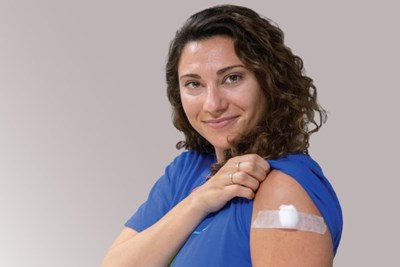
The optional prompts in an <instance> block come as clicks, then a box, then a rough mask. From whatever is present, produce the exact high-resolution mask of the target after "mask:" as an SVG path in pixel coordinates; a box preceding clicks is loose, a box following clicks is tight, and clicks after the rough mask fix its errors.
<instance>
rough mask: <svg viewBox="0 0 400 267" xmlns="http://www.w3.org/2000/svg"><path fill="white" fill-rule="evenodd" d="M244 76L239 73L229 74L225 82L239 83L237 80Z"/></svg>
mask: <svg viewBox="0 0 400 267" xmlns="http://www.w3.org/2000/svg"><path fill="white" fill-rule="evenodd" d="M242 78H243V77H242V76H241V75H239V74H231V75H228V76H227V77H226V79H225V82H226V83H230V84H231V83H237V82H239V81H240V80H241V79H242Z"/></svg>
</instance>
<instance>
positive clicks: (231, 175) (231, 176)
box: [229, 172, 235, 184]
mask: <svg viewBox="0 0 400 267" xmlns="http://www.w3.org/2000/svg"><path fill="white" fill-rule="evenodd" d="M234 174H235V173H234V172H232V173H231V174H230V176H229V177H230V178H231V183H232V184H235V182H234V181H233V175H234Z"/></svg>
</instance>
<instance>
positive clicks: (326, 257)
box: [250, 169, 334, 267]
mask: <svg viewBox="0 0 400 267" xmlns="http://www.w3.org/2000/svg"><path fill="white" fill-rule="evenodd" d="M281 205H294V206H295V207H296V209H297V211H299V212H302V213H307V214H312V215H317V216H321V213H320V211H319V209H318V207H317V206H316V205H315V203H314V201H313V200H312V199H311V198H310V196H309V195H308V193H307V192H306V191H305V190H304V188H303V187H302V186H301V185H300V184H299V183H298V181H297V180H295V179H294V178H293V177H291V176H290V175H288V174H286V173H284V172H282V171H280V170H276V169H275V170H272V171H271V172H270V174H269V175H268V176H267V178H266V180H265V181H264V182H262V184H261V185H260V187H259V189H258V191H257V193H256V197H255V199H254V205H253V215H252V221H254V220H255V218H256V216H257V214H258V212H260V211H273V210H279V207H280V206H281ZM250 247H251V256H252V263H253V266H265V265H272V266H307V267H308V266H331V264H332V259H333V254H334V250H333V243H332V239H331V235H330V232H329V231H326V232H325V233H324V234H319V233H313V232H307V231H301V230H299V231H293V230H284V229H278V228H275V229H263V228H261V229H259V228H252V229H251V236H250Z"/></svg>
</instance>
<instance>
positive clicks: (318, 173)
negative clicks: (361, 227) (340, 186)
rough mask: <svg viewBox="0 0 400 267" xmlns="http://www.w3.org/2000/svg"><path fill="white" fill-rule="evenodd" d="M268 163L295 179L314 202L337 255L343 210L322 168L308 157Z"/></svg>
mask: <svg viewBox="0 0 400 267" xmlns="http://www.w3.org/2000/svg"><path fill="white" fill-rule="evenodd" d="M268 162H269V163H270V165H271V168H272V169H277V170H280V171H282V172H284V173H286V174H288V175H290V176H291V177H292V178H294V179H295V180H296V181H297V182H298V183H299V184H300V185H301V186H302V187H303V188H304V190H305V191H306V192H307V194H308V195H309V196H310V198H311V199H312V200H313V202H314V204H315V205H316V207H317V208H318V209H319V211H320V212H321V215H322V216H323V217H324V220H325V222H326V224H327V226H328V228H329V231H330V233H331V236H332V241H333V245H334V253H335V254H336V250H337V248H338V246H339V242H340V239H341V235H342V228H343V218H342V210H341V207H340V203H339V200H338V198H337V196H336V193H335V191H334V189H333V187H332V186H331V184H330V183H329V181H328V180H327V179H326V177H325V176H324V174H323V172H322V169H321V168H320V166H319V165H318V164H317V163H316V162H315V161H314V160H313V159H311V157H309V156H307V155H289V156H286V157H283V158H280V159H278V160H270V161H268Z"/></svg>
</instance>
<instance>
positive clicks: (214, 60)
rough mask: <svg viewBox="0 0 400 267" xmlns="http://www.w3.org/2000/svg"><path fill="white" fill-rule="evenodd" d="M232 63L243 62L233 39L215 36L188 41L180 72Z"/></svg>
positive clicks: (180, 61) (182, 56)
mask: <svg viewBox="0 0 400 267" xmlns="http://www.w3.org/2000/svg"><path fill="white" fill-rule="evenodd" d="M232 64H243V63H242V62H241V60H240V59H239V57H238V56H237V55H236V52H235V48H234V42H233V39H232V38H230V37H226V36H214V37H211V38H207V39H202V40H196V41H191V42H188V43H187V44H186V45H185V47H184V48H183V51H182V55H181V58H180V60H179V65H178V72H179V73H182V72H186V71H195V70H199V69H204V68H208V69H209V68H223V67H226V66H229V65H232Z"/></svg>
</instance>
